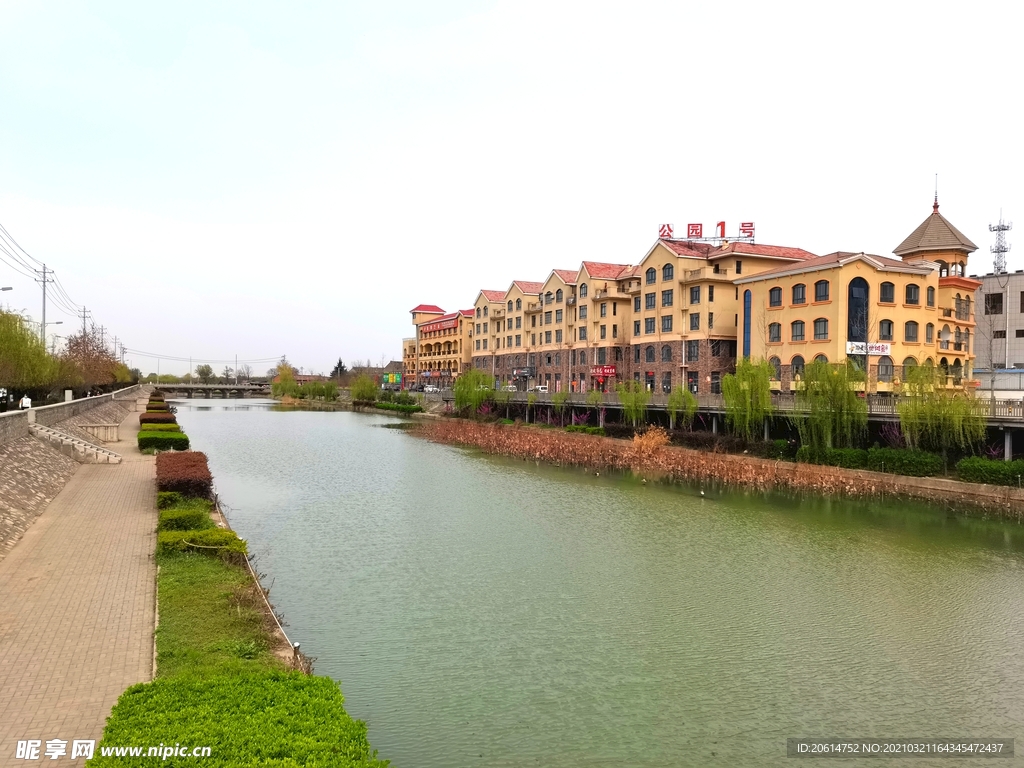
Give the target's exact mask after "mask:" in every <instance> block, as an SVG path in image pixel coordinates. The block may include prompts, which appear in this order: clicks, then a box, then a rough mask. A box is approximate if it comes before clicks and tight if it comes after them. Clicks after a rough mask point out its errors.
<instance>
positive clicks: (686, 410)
mask: <svg viewBox="0 0 1024 768" xmlns="http://www.w3.org/2000/svg"><path fill="white" fill-rule="evenodd" d="M665 408H666V409H667V410H668V428H669V429H675V428H676V420H677V419H679V420H680V421H681V422H682V424H683V425H684V426H687V427H689V426H690V425H691V424H693V417H694V416H695V415H696V413H697V398H696V397H694V396H693V393H692V392H691V391H690V390H688V389H687V388H686V387H680V386H677V387H676V388H675V389H673V390H672V392H671V393H670V394H669V396H668V402H666V403H665Z"/></svg>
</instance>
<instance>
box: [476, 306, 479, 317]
mask: <svg viewBox="0 0 1024 768" xmlns="http://www.w3.org/2000/svg"><path fill="white" fill-rule="evenodd" d="M476 316H477V317H480V307H477V308H476Z"/></svg>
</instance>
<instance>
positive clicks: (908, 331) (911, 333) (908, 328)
mask: <svg viewBox="0 0 1024 768" xmlns="http://www.w3.org/2000/svg"><path fill="white" fill-rule="evenodd" d="M903 340H904V341H909V342H915V341H917V323H916V322H914V321H913V320H908V321H907V322H906V323H904V324H903Z"/></svg>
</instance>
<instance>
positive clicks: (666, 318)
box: [661, 315, 672, 333]
mask: <svg viewBox="0 0 1024 768" xmlns="http://www.w3.org/2000/svg"><path fill="white" fill-rule="evenodd" d="M661 332H662V333H672V315H662V317H661Z"/></svg>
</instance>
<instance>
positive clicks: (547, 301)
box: [544, 291, 553, 304]
mask: <svg viewBox="0 0 1024 768" xmlns="http://www.w3.org/2000/svg"><path fill="white" fill-rule="evenodd" d="M552 298H553V297H552V296H551V291H548V292H547V293H545V294H544V303H545V304H550V303H551V299H552Z"/></svg>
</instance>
